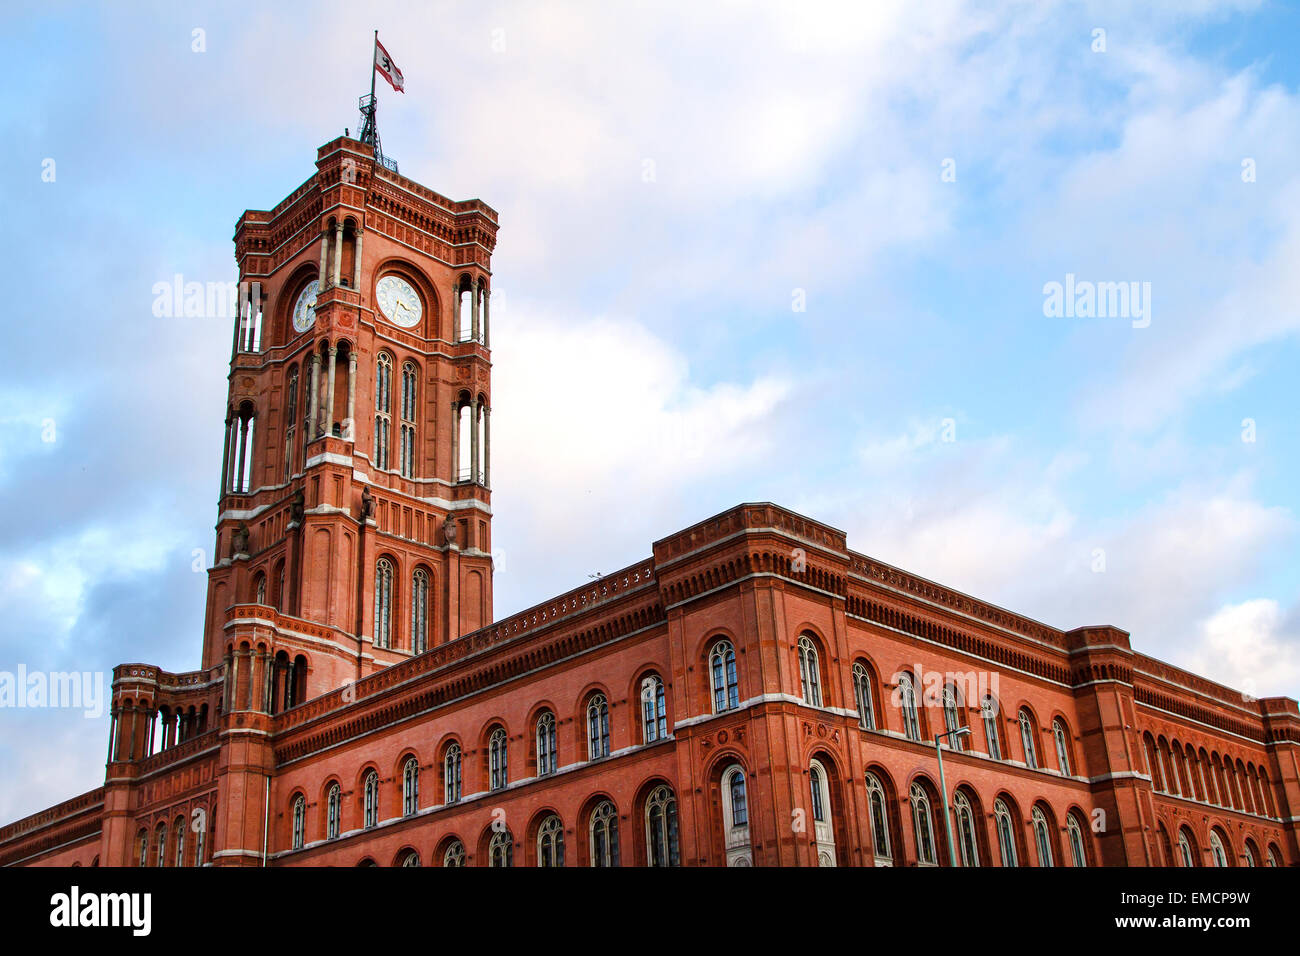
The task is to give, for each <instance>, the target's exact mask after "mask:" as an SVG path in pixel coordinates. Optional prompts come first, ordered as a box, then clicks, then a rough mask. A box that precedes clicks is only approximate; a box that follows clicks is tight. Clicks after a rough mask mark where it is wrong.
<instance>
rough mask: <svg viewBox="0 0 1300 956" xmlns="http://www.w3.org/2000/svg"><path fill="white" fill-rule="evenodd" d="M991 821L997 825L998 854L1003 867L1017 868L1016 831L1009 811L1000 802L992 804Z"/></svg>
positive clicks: (1018, 862) (1018, 863)
mask: <svg viewBox="0 0 1300 956" xmlns="http://www.w3.org/2000/svg"><path fill="white" fill-rule="evenodd" d="M993 819H994V821H995V822H996V823H997V831H998V853H999V854H1000V856H1001V858H1002V865H1003V866H1019V865H1020V861H1019V859H1018V858H1017V856H1016V829H1015V825H1014V823H1013V822H1012V819H1011V811H1010V810H1009V809H1007V805H1006V804H1005V803H1003V802H1002V801H1001V800H999V801H997V803H995V804H993Z"/></svg>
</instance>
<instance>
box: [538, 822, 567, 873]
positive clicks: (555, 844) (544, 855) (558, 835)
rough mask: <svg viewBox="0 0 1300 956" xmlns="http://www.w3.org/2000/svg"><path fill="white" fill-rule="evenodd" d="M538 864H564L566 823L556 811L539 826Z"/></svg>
mask: <svg viewBox="0 0 1300 956" xmlns="http://www.w3.org/2000/svg"><path fill="white" fill-rule="evenodd" d="M537 865H538V866H564V824H563V823H562V822H561V821H560V818H559V817H558V816H556V815H555V814H554V813H552V814H551V815H550V816H549V817H547V818H546V819H545V820H543V821H542V825H541V826H540V827H538V828H537Z"/></svg>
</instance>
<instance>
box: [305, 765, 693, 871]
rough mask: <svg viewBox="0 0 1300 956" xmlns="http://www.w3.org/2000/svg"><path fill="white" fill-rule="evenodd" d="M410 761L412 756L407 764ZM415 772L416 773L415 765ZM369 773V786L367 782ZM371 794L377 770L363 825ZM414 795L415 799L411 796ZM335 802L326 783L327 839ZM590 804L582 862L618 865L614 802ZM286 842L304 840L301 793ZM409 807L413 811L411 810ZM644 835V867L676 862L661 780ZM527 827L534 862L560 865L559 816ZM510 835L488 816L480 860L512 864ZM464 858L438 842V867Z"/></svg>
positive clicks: (416, 859) (668, 791) (649, 803)
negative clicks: (482, 857)
mask: <svg viewBox="0 0 1300 956" xmlns="http://www.w3.org/2000/svg"><path fill="white" fill-rule="evenodd" d="M414 763H415V758H414V757H412V758H410V760H408V761H407V765H406V766H407V767H409V766H410V765H411V764H414ZM415 773H416V774H417V775H418V766H417V767H416V770H415ZM372 778H373V781H374V782H373V785H372V782H371V781H372ZM372 786H373V787H374V788H375V793H376V795H377V788H378V775H377V774H376V773H375V772H374V771H371V772H370V773H368V774H367V776H366V778H365V781H364V783H363V791H364V797H363V799H364V800H365V807H366V814H367V817H366V820H367V823H366V825H367V826H373V825H374V824H373V823H370V822H369V820H370V817H369V812H370V811H369V807H370V806H371V801H372V799H377V796H376V797H372V792H371V788H372ZM403 786H404V788H405V790H406V791H407V792H408V793H409V792H411V785H410V784H409V782H408V780H407V771H406V770H404V771H403ZM414 799H415V800H418V797H417V798H414ZM340 801H341V792H340V790H339V785H338V784H337V783H336V784H332V785H331V786H330V789H329V791H328V794H327V811H326V812H327V815H328V816H327V838H329V839H333V838H335V837H337V836H338V835H339V834H338V822H337V821H338V808H339V806H340ZM589 803H590V804H591V806H590V809H589V810H587V811H586V813H585V814H584V820H583V823H584V831H585V836H586V846H587V853H586V861H585V862H586V863H587V864H588V865H590V866H597V867H613V866H619V865H620V864H621V862H622V861H621V856H620V843H619V814H618V808H617V807H616V806H615V805H614V801H613V800H611V799H609V798H608V797H601V798H595V799H594V800H593V801H589ZM291 812H292V818H293V822H292V831H291V840H292V843H291V846H292V848H293V849H295V850H299V849H302V848H303V846H305V844H306V830H307V825H306V820H307V798H306V797H305V796H304V795H303V794H301V793H299V794H297V795H296V796H295V797H294V798H293V805H292V811H291ZM410 812H414V810H411V811H410ZM642 824H643V827H644V833H643V835H644V839H645V844H644V846H645V862H646V864H647V865H649V866H678V865H680V862H681V861H680V854H679V849H678V828H677V797H676V795H675V794H674V793H673V791H672V788H671V787H669V786H667V785H666V784H659V785H656V786H655V787H654V788H653V789H652V790H651V791H650V793H649V794H648V795H647V797H646V800H645V806H644V810H643V814H642ZM530 830H531V831H533V833H534V836H533V844H534V846H533V848H534V850H535V854H534V859H535V861H536V864H537V866H542V867H554V866H565V865H566V863H567V859H566V846H565V828H564V821H563V820H562V818H561V817H560V815H559V814H558V813H555V812H547V813H545V814H544V815H543V816H542V817H541V818H540V819H539V820H537V821H536V822H535V824H534V825H533V826H532V827H530ZM514 846H515V840H514V835H513V834H512V833H511V831H510V829H509V827H507V826H505V825H504V823H503V822H497V821H494V823H493V824H492V825H491V826H489V828H488V830H487V832H486V833H485V845H484V847H483V848H484V849H485V851H486V860H487V865H488V866H494V867H505V866H513V865H514V862H515V858H514ZM466 859H467V853H466V850H465V844H464V843H463V842H462V841H461V840H460V839H459V838H456V837H448V838H445V839H444V840H443V841H442V843H441V845H440V852H439V853H438V855H437V862H438V863H439V864H441V865H442V866H453V867H454V866H464V865H465V862H466ZM398 865H399V866H420V865H421V860H420V855H419V853H418V852H417V851H415V850H412V849H408V850H406V851H404V852H403V853H402V854H400V856H399V859H398Z"/></svg>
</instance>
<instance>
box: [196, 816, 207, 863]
mask: <svg viewBox="0 0 1300 956" xmlns="http://www.w3.org/2000/svg"><path fill="white" fill-rule="evenodd" d="M206 813H207V811H206V810H205V811H204V814H205V815H204V817H203V819H202V820H201V821H200V822H199V829H198V831H197V832H196V833H195V834H194V865H195V866H202V865H203V862H204V860H203V855H204V853H205V852H206V848H207V835H208V827H207V816H206Z"/></svg>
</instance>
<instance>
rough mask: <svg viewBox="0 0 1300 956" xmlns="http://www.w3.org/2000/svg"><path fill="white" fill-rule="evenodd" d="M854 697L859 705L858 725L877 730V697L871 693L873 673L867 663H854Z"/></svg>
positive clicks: (864, 728) (865, 728)
mask: <svg viewBox="0 0 1300 956" xmlns="http://www.w3.org/2000/svg"><path fill="white" fill-rule="evenodd" d="M853 699H854V700H855V701H856V702H857V705H858V726H859V727H861V728H862V729H863V730H875V729H876V709H875V698H874V696H873V695H872V693H871V673H870V672H869V671H868V670H867V667H866V665H865V664H854V665H853Z"/></svg>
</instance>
